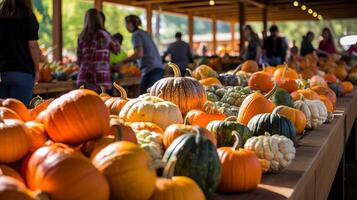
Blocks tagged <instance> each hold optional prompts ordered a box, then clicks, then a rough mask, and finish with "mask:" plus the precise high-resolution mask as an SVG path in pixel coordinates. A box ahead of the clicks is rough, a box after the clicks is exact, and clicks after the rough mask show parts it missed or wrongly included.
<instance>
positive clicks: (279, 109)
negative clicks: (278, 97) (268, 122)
mask: <svg viewBox="0 0 357 200" xmlns="http://www.w3.org/2000/svg"><path fill="white" fill-rule="evenodd" d="M285 107H286V106H278V107H276V108H274V110H273V112H272V114H279V113H280V112H281V111H282V110H283V109H284V108H285Z"/></svg>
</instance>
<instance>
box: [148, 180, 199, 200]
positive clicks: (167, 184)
mask: <svg viewBox="0 0 357 200" xmlns="http://www.w3.org/2000/svg"><path fill="white" fill-rule="evenodd" d="M205 199H206V198H205V196H204V194H203V193H202V191H201V189H200V187H199V186H198V185H197V184H196V183H195V182H194V181H193V180H192V179H190V178H188V177H184V176H175V177H172V179H166V178H158V180H157V181H156V188H155V191H154V194H153V195H152V196H151V197H150V200H205Z"/></svg>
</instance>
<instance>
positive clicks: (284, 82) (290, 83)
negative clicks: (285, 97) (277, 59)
mask: <svg viewBox="0 0 357 200" xmlns="http://www.w3.org/2000/svg"><path fill="white" fill-rule="evenodd" d="M278 85H279V87H280V88H283V89H285V90H286V91H288V92H289V93H291V92H294V91H296V90H298V89H299V86H298V83H297V82H296V81H295V80H293V79H280V80H279V81H278Z"/></svg>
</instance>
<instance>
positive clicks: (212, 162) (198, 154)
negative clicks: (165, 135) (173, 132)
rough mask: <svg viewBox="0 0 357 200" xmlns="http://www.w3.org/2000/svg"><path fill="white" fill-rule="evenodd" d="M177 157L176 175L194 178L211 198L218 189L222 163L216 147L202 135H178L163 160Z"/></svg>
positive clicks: (167, 160)
mask: <svg viewBox="0 0 357 200" xmlns="http://www.w3.org/2000/svg"><path fill="white" fill-rule="evenodd" d="M174 157H176V158H177V162H176V165H175V173H174V175H175V176H187V177H190V178H192V179H193V180H194V181H196V183H197V184H198V185H199V186H200V187H201V189H202V191H203V192H204V193H205V196H206V197H207V198H209V197H210V196H211V195H212V194H213V193H214V192H215V191H216V189H217V187H218V184H219V179H220V174H221V164H220V161H219V158H218V154H217V150H216V147H215V146H214V145H213V144H212V142H211V141H210V140H209V139H207V138H206V137H203V136H201V135H199V134H198V135H192V134H185V135H182V136H180V137H178V138H177V139H176V140H175V141H174V142H173V143H172V144H171V145H170V146H169V148H168V149H167V150H166V152H165V154H164V157H163V160H164V161H166V162H169V161H170V159H173V158H174Z"/></svg>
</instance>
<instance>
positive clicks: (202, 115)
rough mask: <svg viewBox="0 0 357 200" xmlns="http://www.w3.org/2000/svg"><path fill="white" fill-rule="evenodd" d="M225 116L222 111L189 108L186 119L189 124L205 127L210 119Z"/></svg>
mask: <svg viewBox="0 0 357 200" xmlns="http://www.w3.org/2000/svg"><path fill="white" fill-rule="evenodd" d="M225 118H226V116H225V115H224V114H222V113H212V114H211V113H208V112H205V111H202V110H191V111H190V112H188V113H187V115H186V119H187V121H188V123H190V124H191V125H197V126H200V127H203V128H205V127H206V126H207V125H208V124H209V123H210V122H211V121H214V120H224V119H225Z"/></svg>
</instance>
